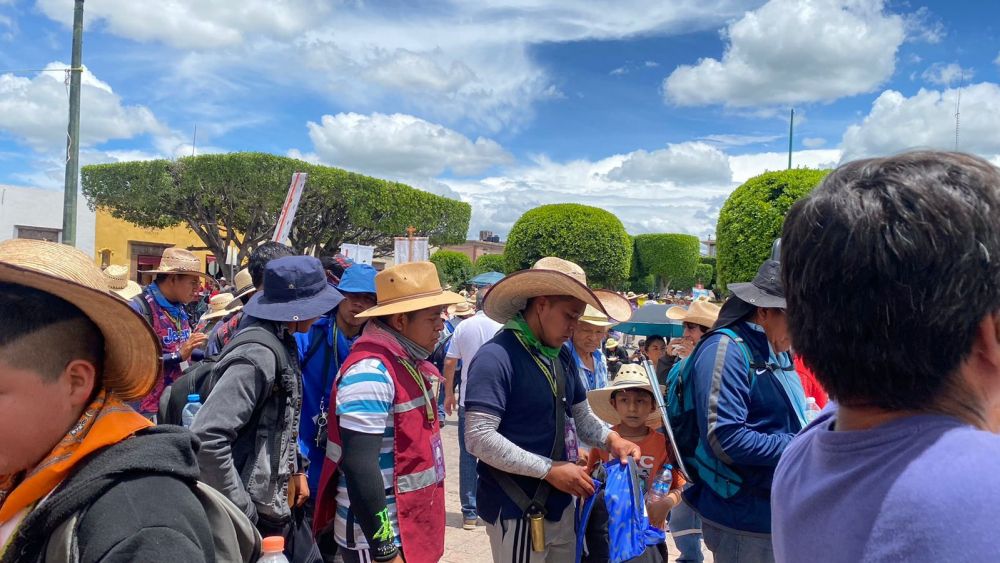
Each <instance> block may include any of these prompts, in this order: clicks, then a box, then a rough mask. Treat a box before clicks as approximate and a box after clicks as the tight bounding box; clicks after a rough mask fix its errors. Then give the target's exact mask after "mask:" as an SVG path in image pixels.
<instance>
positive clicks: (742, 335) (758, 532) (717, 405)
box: [684, 260, 805, 563]
mask: <svg viewBox="0 0 1000 563" xmlns="http://www.w3.org/2000/svg"><path fill="white" fill-rule="evenodd" d="M729 290H730V291H732V293H733V297H731V298H730V299H729V301H727V302H726V304H725V305H723V307H722V309H721V310H720V312H719V317H718V320H717V321H716V323H715V326H714V329H713V330H712V331H710V332H708V333H707V334H706V335H705V336H704V337H703V338H702V340H701V342H700V343H699V345H698V347H697V348H696V350H695V351H694V352H693V353H692V355H691V357H690V359H689V360H688V361H689V362H693V364H692V365H693V368H692V381H693V392H694V404H695V407H696V413H697V419H698V426H699V434H700V438H699V440H700V443H701V446H700V447H699V448H698V451H699V454H700V455H702V456H703V457H700V458H699V459H700V461H701V462H702V463H700V464H699V473H700V475H699V479H698V480H697V481H696V482H695V483H694V485H693V486H692V487H691V488H689V489H688V490H686V491H685V492H684V499H685V501H686V502H687V503H688V504H689V505H691V506H692V507H693V508H694V509H695V510H696V511H697V512H698V513H699V514H700V515H701V517H702V530H703V533H704V539H705V544H706V545H707V546H708V548H709V549H710V550H712V552H713V554H714V556H715V560H716V561H719V562H720V563H726V562H732V561H739V562H743V561H752V562H756V561H771V560H773V554H772V551H771V536H770V534H771V499H770V491H771V481H772V479H773V477H774V468H775V466H776V465H777V464H778V459H779V458H780V457H781V453H782V452H783V451H784V449H785V447H786V446H787V445H788V444H789V442H791V441H792V438H793V437H794V436H795V434H796V433H797V432H799V431H800V430H801V429H802V428H803V426H805V396H804V395H803V393H802V385H801V383H800V381H799V377H798V375H797V374H796V373H795V368H794V366H793V365H792V359H791V356H790V355H789V350H790V349H791V340H790V338H789V333H788V321H787V319H786V317H785V292H784V288H783V287H782V284H781V265H780V263H778V262H777V261H774V260H767V261H765V262H764V264H763V265H761V267H760V269H759V270H758V272H757V275H756V276H755V277H754V279H753V281H752V282H749V283H733V284H730V285H729ZM720 329H728V330H729V331H732V332H731V333H727V332H724V331H721V330H720ZM733 473H735V474H737V475H739V478H740V479H741V480H742V483H738V484H737V487H736V490H735V492H734V491H733V490H731V489H732V487H731V486H729V485H726V483H730V482H733V481H732V479H731V474H733Z"/></svg>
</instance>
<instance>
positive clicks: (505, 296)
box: [483, 256, 632, 324]
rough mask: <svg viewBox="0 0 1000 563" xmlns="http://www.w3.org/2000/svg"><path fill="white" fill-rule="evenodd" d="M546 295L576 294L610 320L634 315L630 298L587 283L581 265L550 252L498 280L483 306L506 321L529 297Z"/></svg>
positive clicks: (619, 320) (615, 320) (512, 316)
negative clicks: (590, 286) (531, 263)
mask: <svg viewBox="0 0 1000 563" xmlns="http://www.w3.org/2000/svg"><path fill="white" fill-rule="evenodd" d="M543 295H568V296H570V297H576V298H577V299H579V300H580V301H583V302H584V303H586V304H587V305H590V306H592V307H594V308H595V309H597V310H598V311H599V312H600V313H601V314H603V315H605V316H607V317H608V318H609V320H611V321H614V322H616V323H623V322H625V321H627V320H629V319H630V318H632V307H631V306H630V305H629V303H628V300H627V299H625V298H624V297H622V296H621V295H618V294H617V293H615V292H613V291H607V290H603V289H597V290H592V289H590V288H589V287H587V274H586V273H585V272H584V271H583V268H581V267H580V266H579V265H577V264H574V263H573V262H570V261H569V260H563V259H562V258H556V257H554V256H548V257H545V258H542V259H541V260H539V261H538V262H535V265H534V266H532V267H531V269H530V270H521V271H519V272H514V273H513V274H511V275H509V276H507V277H505V278H504V279H502V280H500V281H498V282H497V283H496V285H494V286H493V287H492V288H490V291H489V293H487V294H486V301H485V302H484V303H483V308H484V309H485V311H486V315H487V316H488V317H490V318H491V319H493V320H494V321H497V322H498V323H501V324H502V323H506V322H507V321H509V320H511V319H512V318H514V317H515V316H516V315H517V314H518V313H520V312H521V311H523V310H524V308H525V307H526V306H527V304H528V299H531V298H532V297H541V296H543Z"/></svg>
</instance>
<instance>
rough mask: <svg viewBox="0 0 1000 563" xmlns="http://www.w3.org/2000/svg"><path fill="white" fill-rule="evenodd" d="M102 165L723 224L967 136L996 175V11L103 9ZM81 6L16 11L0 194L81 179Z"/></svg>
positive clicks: (89, 59)
mask: <svg viewBox="0 0 1000 563" xmlns="http://www.w3.org/2000/svg"><path fill="white" fill-rule="evenodd" d="M86 11H87V30H86V36H85V40H84V63H85V65H86V67H87V72H86V74H85V75H84V89H83V106H82V107H83V113H82V139H81V142H82V146H83V155H82V158H83V160H84V162H85V163H93V162H114V161H120V160H132V159H142V158H157V157H168V158H174V157H179V156H185V155H189V154H191V152H192V146H191V143H192V137H193V134H194V131H195V128H196V127H197V143H196V145H197V147H196V150H197V151H198V152H199V153H205V152H218V151H243V150H254V151H266V152H271V153H276V154H284V155H291V156H296V157H300V158H304V159H306V160H309V161H314V162H320V163H325V164H330V165H335V166H340V167H343V168H347V169H350V170H356V171H360V172H365V173H369V174H372V175H376V176H381V177H387V178H394V179H399V180H402V181H405V182H408V183H410V184H411V185H414V186H417V187H420V188H422V189H426V190H428V191H432V192H435V193H439V194H443V195H447V196H450V197H455V198H460V199H462V200H465V201H468V202H469V203H471V204H472V205H473V217H472V225H471V227H470V231H471V232H476V231H478V230H479V229H490V230H493V231H495V232H497V233H500V234H506V232H507V230H508V229H509V228H510V226H511V224H512V223H513V222H514V221H515V220H516V219H517V217H518V216H519V215H520V214H521V213H522V212H523V211H524V210H526V209H528V208H531V207H534V206H536V205H540V204H544V203H555V202H566V201H573V202H580V203H586V204H591V205H596V206H600V207H602V208H605V209H608V210H610V211H612V212H614V213H615V214H617V215H618V216H619V217H620V218H621V219H622V221H623V222H624V223H625V225H626V227H627V228H628V230H629V231H630V232H632V233H633V234H638V233H642V232H688V233H692V234H698V235H705V234H709V233H711V232H712V231H713V230H714V227H715V221H716V218H717V216H718V209H719V207H720V206H721V204H722V202H723V201H724V200H725V197H726V196H727V195H728V194H729V193H730V192H731V191H732V189H733V188H734V187H735V186H737V185H738V184H739V183H740V182H742V181H744V180H746V179H747V178H749V177H751V176H753V175H755V174H758V173H760V172H763V171H764V170H768V169H771V170H774V169H781V168H784V167H785V165H786V158H787V156H786V151H787V143H788V139H787V134H788V113H789V109H790V108H792V107H794V108H795V111H796V131H795V140H794V151H795V154H794V164H795V165H797V166H832V165H835V164H836V163H838V162H841V161H843V160H848V159H853V158H858V157H863V156H869V155H880V154H887V153H892V152H897V151H900V150H904V149H907V148H912V147H940V148H954V147H955V110H956V105H957V104H958V99H959V95H961V118H962V121H961V132H960V138H959V146H960V148H961V149H962V150H966V151H970V152H974V153H977V154H981V155H983V156H986V157H987V158H991V159H993V160H994V161H995V162H997V163H998V164H1000V87H998V83H1000V37H998V29H997V27H996V26H997V22H1000V4H998V3H996V2H992V1H991V2H982V1H974V0H950V1H947V2H945V1H923V2H922V1H919V0H909V1H904V0H892V1H890V0H886V1H882V0H769V1H766V2H764V1H761V0H756V1H741V0H648V1H643V0H616V1H608V2H605V1H597V0H591V1H581V0H547V1H546V0H477V1H464V2H463V1H456V0H432V1H416V0H410V1H403V0H380V1H362V0H356V1H350V0H344V1H339V2H338V1H334V0H281V1H279V0H240V1H235V0H211V1H206V0H173V1H171V2H153V1H138V0H87V3H86ZM72 16H73V2H72V1H71V0H0V184H9V185H19V186H31V187H38V188H41V189H54V188H58V187H60V186H61V185H62V174H63V168H62V166H63V159H64V154H63V152H64V143H65V121H66V114H67V90H66V86H65V84H64V73H63V72H38V71H37V70H38V69H46V68H47V69H64V68H66V67H67V66H68V62H69V59H70V43H71V31H70V24H71V22H72Z"/></svg>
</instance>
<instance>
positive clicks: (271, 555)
mask: <svg viewBox="0 0 1000 563" xmlns="http://www.w3.org/2000/svg"><path fill="white" fill-rule="evenodd" d="M261 551H262V552H263V553H261V555H260V559H258V560H257V563H289V562H288V558H287V557H285V554H284V551H285V538H283V537H281V536H268V537H266V538H264V541H263V542H262V543H261Z"/></svg>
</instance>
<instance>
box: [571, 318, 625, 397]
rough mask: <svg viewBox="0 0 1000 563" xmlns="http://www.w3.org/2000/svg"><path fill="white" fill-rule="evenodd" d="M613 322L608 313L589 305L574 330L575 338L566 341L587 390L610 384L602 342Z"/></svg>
mask: <svg viewBox="0 0 1000 563" xmlns="http://www.w3.org/2000/svg"><path fill="white" fill-rule="evenodd" d="M613 324H614V323H613V322H611V320H610V319H608V317H607V315H605V314H604V313H601V312H600V311H598V310H597V309H595V308H594V307H593V306H592V305H587V308H586V309H585V310H584V311H583V316H582V317H580V320H579V322H578V323H577V325H576V330H574V331H573V338H571V339H570V340H569V342H567V343H566V346H567V347H569V349H570V350H571V351H572V352H573V358H574V359H575V360H576V367H577V369H578V370H579V371H580V377H581V378H582V381H583V383H584V386H585V387H586V388H587V391H593V390H594V389H600V388H601V387H607V385H608V361H607V359H605V357H604V352H602V351H601V344H603V343H604V339H605V338H607V336H608V327H610V326H611V325H613Z"/></svg>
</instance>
